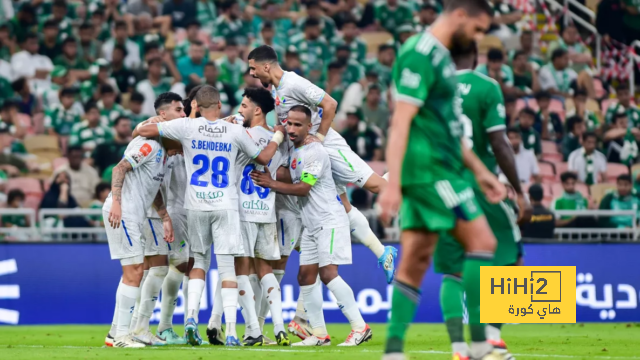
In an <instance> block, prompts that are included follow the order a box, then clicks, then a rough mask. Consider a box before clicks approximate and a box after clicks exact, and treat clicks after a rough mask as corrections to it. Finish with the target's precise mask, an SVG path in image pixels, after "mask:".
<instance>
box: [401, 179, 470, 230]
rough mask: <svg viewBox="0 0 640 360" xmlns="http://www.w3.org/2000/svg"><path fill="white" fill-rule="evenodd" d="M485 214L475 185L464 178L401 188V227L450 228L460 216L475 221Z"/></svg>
mask: <svg viewBox="0 0 640 360" xmlns="http://www.w3.org/2000/svg"><path fill="white" fill-rule="evenodd" d="M481 215H482V210H481V209H480V206H478V203H477V202H476V199H475V195H474V193H473V189H472V188H471V186H470V185H469V183H468V182H467V181H465V180H462V179H456V180H440V181H437V182H435V183H427V184H420V185H411V186H405V187H403V188H402V206H401V208H400V226H401V228H402V230H427V231H430V232H441V231H449V230H451V229H453V228H454V227H455V224H456V221H457V220H458V219H461V220H465V221H472V220H475V219H477V218H478V217H480V216H481Z"/></svg>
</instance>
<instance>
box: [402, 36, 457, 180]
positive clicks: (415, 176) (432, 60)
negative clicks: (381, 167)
mask: <svg viewBox="0 0 640 360" xmlns="http://www.w3.org/2000/svg"><path fill="white" fill-rule="evenodd" d="M455 72H456V69H455V66H454V65H453V62H452V60H451V55H450V54H449V50H448V49H447V48H446V47H445V46H444V45H442V43H440V41H439V40H438V39H436V38H435V37H434V36H433V35H431V34H430V33H428V32H424V33H421V34H417V35H414V36H412V37H411V38H409V39H408V40H407V41H406V42H405V43H404V45H402V48H401V49H400V55H399V57H398V59H397V60H396V62H395V64H394V67H393V83H394V90H395V93H396V95H395V98H396V100H398V101H403V102H407V103H410V104H414V105H416V106H418V107H419V110H418V113H417V114H416V116H415V117H414V118H413V121H412V122H411V128H410V130H409V139H408V141H407V149H406V154H405V157H404V160H403V165H402V174H401V179H402V186H403V187H404V186H408V185H419V184H425V183H434V182H436V181H439V180H443V179H459V178H460V173H461V172H462V171H463V169H464V164H463V162H462V149H461V146H460V138H461V137H462V133H463V128H462V123H461V122H460V121H459V120H458V119H459V117H460V115H461V113H462V109H461V108H460V105H461V104H460V101H456V97H457V83H458V82H457V80H456V76H455ZM391 145H393V144H391Z"/></svg>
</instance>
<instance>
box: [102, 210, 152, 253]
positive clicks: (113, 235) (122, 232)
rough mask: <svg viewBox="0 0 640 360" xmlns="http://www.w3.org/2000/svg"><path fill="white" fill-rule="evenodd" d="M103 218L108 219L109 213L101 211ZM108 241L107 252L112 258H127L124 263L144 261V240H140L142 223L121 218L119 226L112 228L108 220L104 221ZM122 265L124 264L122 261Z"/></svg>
mask: <svg viewBox="0 0 640 360" xmlns="http://www.w3.org/2000/svg"><path fill="white" fill-rule="evenodd" d="M102 216H103V218H104V219H109V213H108V212H106V211H103V212H102ZM104 228H105V231H106V233H107V242H108V243H109V253H110V254H111V259H112V260H123V259H127V264H126V265H133V264H142V263H143V262H144V242H143V240H142V224H141V223H139V222H137V221H133V220H127V219H122V221H121V222H120V227H118V228H117V229H114V228H112V227H111V224H109V221H105V222H104ZM123 265H125V264H124V263H123Z"/></svg>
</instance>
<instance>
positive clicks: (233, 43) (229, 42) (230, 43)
mask: <svg viewBox="0 0 640 360" xmlns="http://www.w3.org/2000/svg"><path fill="white" fill-rule="evenodd" d="M239 45H240V44H238V42H237V41H236V40H235V39H229V40H227V43H226V45H225V48H224V49H225V50H227V48H228V47H237V46H239Z"/></svg>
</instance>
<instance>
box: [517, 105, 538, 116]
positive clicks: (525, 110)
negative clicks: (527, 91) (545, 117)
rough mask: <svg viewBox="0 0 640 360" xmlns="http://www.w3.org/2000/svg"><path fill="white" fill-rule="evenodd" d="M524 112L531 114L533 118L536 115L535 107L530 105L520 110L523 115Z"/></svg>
mask: <svg viewBox="0 0 640 360" xmlns="http://www.w3.org/2000/svg"><path fill="white" fill-rule="evenodd" d="M522 114H526V115H529V116H531V117H533V118H535V117H536V112H535V111H533V109H531V108H530V107H525V108H522V110H520V115H522Z"/></svg>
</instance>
